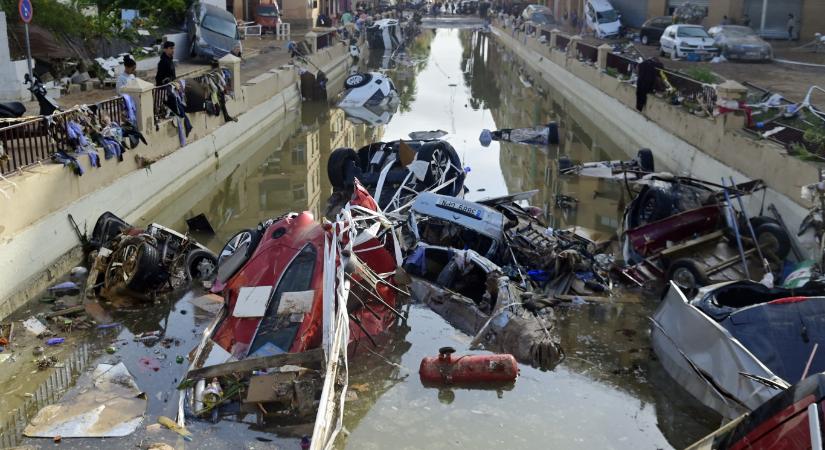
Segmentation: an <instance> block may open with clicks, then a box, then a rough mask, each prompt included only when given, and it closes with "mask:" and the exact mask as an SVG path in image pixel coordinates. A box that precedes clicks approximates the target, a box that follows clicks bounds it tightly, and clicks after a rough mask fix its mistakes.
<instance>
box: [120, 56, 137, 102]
mask: <svg viewBox="0 0 825 450" xmlns="http://www.w3.org/2000/svg"><path fill="white" fill-rule="evenodd" d="M135 70H137V63H136V62H135V60H134V59H132V57H131V56H129V55H126V56H124V57H123V72H122V73H121V74H120V75H118V77H117V83H115V92H117V93H118V95H120V94H123V92H121V91H122V90H123V88H124V87H126V84H127V83H129V81H130V80H134V79H135Z"/></svg>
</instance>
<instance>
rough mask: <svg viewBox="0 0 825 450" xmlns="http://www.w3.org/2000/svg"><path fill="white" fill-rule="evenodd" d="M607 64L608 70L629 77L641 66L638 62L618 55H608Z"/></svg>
mask: <svg viewBox="0 0 825 450" xmlns="http://www.w3.org/2000/svg"><path fill="white" fill-rule="evenodd" d="M606 62H607V68H609V69H613V70H615V71H616V72H617V73H620V74H622V75H625V76H628V77H629V76H630V75H631V74H633V72H635V71H636V68H637V67H638V65H639V63H637V62H636V61H634V60H632V59H630V58H626V57H624V56H622V55H618V54H616V53H608V54H607V61H606Z"/></svg>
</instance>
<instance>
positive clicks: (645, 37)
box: [642, 34, 650, 45]
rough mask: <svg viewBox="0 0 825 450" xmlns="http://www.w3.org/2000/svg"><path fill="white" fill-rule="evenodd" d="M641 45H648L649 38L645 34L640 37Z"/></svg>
mask: <svg viewBox="0 0 825 450" xmlns="http://www.w3.org/2000/svg"><path fill="white" fill-rule="evenodd" d="M642 45H650V38H648V37H647V35H646V34H643V35H642Z"/></svg>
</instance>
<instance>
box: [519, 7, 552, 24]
mask: <svg viewBox="0 0 825 450" xmlns="http://www.w3.org/2000/svg"><path fill="white" fill-rule="evenodd" d="M533 14H544V15H546V16H550V17H552V16H553V12H552V11H550V8H548V7H546V6H544V5H537V4H533V5H527V6H526V7H525V8H524V10H523V11H522V12H521V18H522V20H525V21H527V20H531V18H532V17H533Z"/></svg>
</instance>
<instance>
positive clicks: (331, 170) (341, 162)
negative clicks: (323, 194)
mask: <svg viewBox="0 0 825 450" xmlns="http://www.w3.org/2000/svg"><path fill="white" fill-rule="evenodd" d="M353 76H355V75H353ZM350 164H351V165H354V166H355V167H356V168H357V167H358V154H357V153H355V150H353V149H351V148H337V149H335V150H334V151H333V152H332V154H331V155H329V162H328V163H327V176H328V177H329V182H330V184H332V188H333V189H334V190H337V191H340V190H345V189H346V188H347V186H350V185H352V179H347V178H348V177H347V172H348V170H347V169H348V168H349V167H350Z"/></svg>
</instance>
